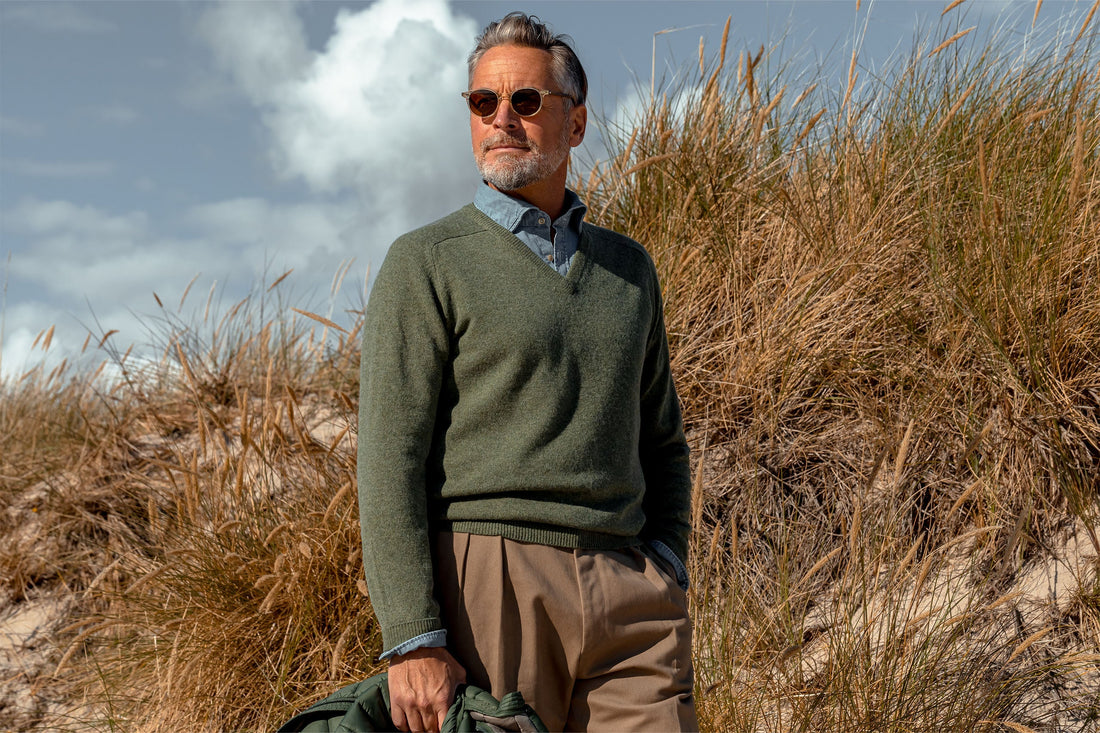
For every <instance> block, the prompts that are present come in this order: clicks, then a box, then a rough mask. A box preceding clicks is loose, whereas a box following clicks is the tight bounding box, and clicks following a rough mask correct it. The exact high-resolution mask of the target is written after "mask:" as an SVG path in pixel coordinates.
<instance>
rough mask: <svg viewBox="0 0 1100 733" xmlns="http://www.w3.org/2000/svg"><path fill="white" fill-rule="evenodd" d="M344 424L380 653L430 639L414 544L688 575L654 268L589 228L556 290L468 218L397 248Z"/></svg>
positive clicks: (505, 242)
mask: <svg viewBox="0 0 1100 733" xmlns="http://www.w3.org/2000/svg"><path fill="white" fill-rule="evenodd" d="M360 380H361V381H360V406H359V410H360V412H359V421H360V422H359V465H358V479H359V508H360V518H361V527H362V533H363V562H364V566H365V569H366V576H367V585H368V588H369V591H370V597H371V602H372V604H373V606H374V609H375V612H376V613H377V615H378V618H379V621H380V622H381V624H382V634H383V646H384V648H387V649H390V648H393V647H394V646H396V645H397V644H400V643H401V642H402V641H405V640H407V639H410V638H412V637H414V636H417V635H419V634H422V633H425V632H427V631H433V630H436V629H439V628H442V627H443V625H442V622H441V620H440V618H439V608H438V605H437V604H436V601H435V599H434V597H433V595H432V559H431V552H430V546H431V544H430V540H429V532H436V531H440V530H444V529H450V530H454V531H460V532H470V533H474V534H493V535H501V536H504V537H507V538H509V539H514V540H519V541H524V542H536V543H541V544H548V545H556V546H560V547H584V548H590V549H610V548H615V547H624V546H629V545H633V544H637V543H639V542H641V541H645V540H652V539H656V540H660V541H662V542H664V543H665V544H667V545H668V546H669V547H670V548H672V549H673V550H674V551H675V552H676V554H677V555H678V556H679V557H680V558H686V557H687V536H688V531H689V527H690V524H689V514H690V510H689V506H690V494H691V478H690V472H689V467H688V448H687V443H686V441H685V439H684V434H683V428H682V423H681V417H680V407H679V402H678V400H677V398H676V393H675V390H674V388H673V384H672V377H671V372H670V369H669V355H668V343H667V339H666V336H665V327H664V317H663V314H662V302H661V296H660V289H659V286H658V282H657V275H656V271H655V269H654V267H653V262H652V260H651V259H650V257H649V255H648V254H647V253H646V252H645V250H644V249H643V248H642V247H641V246H640V245H639V244H637V243H636V242H634V241H632V240H630V239H628V238H626V237H623V236H621V235H619V234H616V233H614V232H611V231H609V230H606V229H602V228H600V227H596V226H592V225H586V226H585V227H584V232H583V235H582V237H581V241H580V243H579V246H578V250H577V254H576V255H575V258H574V261H573V265H572V267H571V268H570V270H569V274H568V276H567V277H562V276H561V275H559V274H558V273H556V272H554V271H553V270H552V269H550V268H548V267H547V266H546V264H545V263H543V262H542V261H540V260H539V258H538V256H537V255H535V254H534V253H533V252H532V251H531V250H530V249H529V248H528V247H527V246H526V245H525V244H523V242H521V241H520V240H519V239H517V238H516V237H515V236H514V235H513V234H511V233H510V232H508V231H507V230H505V229H504V228H503V227H501V226H499V225H498V224H497V223H496V222H494V221H493V220H492V219H490V218H489V217H487V216H486V215H484V214H483V213H481V212H480V211H478V210H477V209H476V208H475V207H474V206H473V205H469V206H466V207H464V208H462V209H460V210H459V211H457V212H455V213H453V214H451V215H450V216H448V217H445V218H444V219H441V220H439V221H437V222H435V223H433V224H429V225H428V226H426V227H423V228H421V229H418V230H416V231H413V232H410V233H409V234H406V235H405V236H403V237H401V238H400V239H398V240H397V241H396V242H394V244H393V246H392V247H391V248H390V251H389V253H388V254H387V256H386V259H385V262H384V263H383V265H382V267H381V268H380V270H379V272H378V276H377V278H376V279H375V282H374V285H373V287H372V289H371V294H370V299H369V302H368V306H367V313H366V320H365V324H364V336H363V350H362V358H361V377H360Z"/></svg>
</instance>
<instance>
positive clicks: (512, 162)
mask: <svg viewBox="0 0 1100 733" xmlns="http://www.w3.org/2000/svg"><path fill="white" fill-rule="evenodd" d="M511 139H512V138H510V137H508V136H507V135H498V136H496V137H493V138H490V139H488V140H486V141H485V142H483V143H482V145H481V151H480V153H481V154H480V155H478V156H477V161H476V162H477V169H478V171H479V172H480V173H481V177H482V178H484V179H485V181H486V183H490V184H492V186H493V187H494V188H496V189H497V190H499V191H516V190H518V189H521V188H526V187H527V186H530V185H531V184H534V183H538V182H539V181H541V180H543V179H545V178H549V177H550V175H551V174H553V173H554V171H556V170H557V169H558V167H559V166H560V165H561V164H562V163H563V162H565V159H566V158H568V157H569V128H568V127H565V128H564V129H563V130H562V136H561V140H559V141H558V145H557V150H554V151H549V152H548V151H546V150H543V149H542V148H540V147H538V146H537V145H535V144H534V143H532V142H530V141H526V145H527V146H528V148H529V149H530V151H531V153H532V155H525V156H522V157H510V156H508V157H502V158H500V159H498V160H496V161H495V162H492V163H490V162H489V161H488V160H487V159H486V154H487V153H488V149H489V147H490V146H492V145H496V144H498V143H500V142H503V141H508V140H511Z"/></svg>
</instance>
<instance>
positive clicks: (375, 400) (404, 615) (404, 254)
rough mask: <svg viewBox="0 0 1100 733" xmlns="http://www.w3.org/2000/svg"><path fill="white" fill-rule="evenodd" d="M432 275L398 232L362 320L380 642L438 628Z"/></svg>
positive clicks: (414, 245) (363, 428) (439, 353)
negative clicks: (432, 529)
mask: <svg viewBox="0 0 1100 733" xmlns="http://www.w3.org/2000/svg"><path fill="white" fill-rule="evenodd" d="M433 274H434V273H433V269H432V265H431V249H430V245H426V244H424V243H423V242H420V241H412V240H407V239H404V238H403V239H398V240H397V241H396V242H395V243H394V244H393V246H392V247H391V248H390V251H389V253H388V254H387V255H386V259H385V261H384V262H383V264H382V267H381V268H380V269H379V272H378V276H377V277H376V278H375V282H374V285H373V287H372V288H371V293H370V298H369V300H368V303H367V309H366V317H365V320H364V328H363V348H362V353H361V356H360V383H359V444H358V466H357V469H358V471H357V473H358V481H359V519H360V529H361V532H362V538H363V566H364V572H365V575H366V580H367V588H368V591H369V593H370V599H371V604H372V606H373V607H374V610H375V613H376V614H377V616H378V620H379V623H380V624H381V626H382V644H383V648H384V649H393V648H394V647H396V646H397V645H399V644H401V643H402V642H405V641H407V640H409V639H411V638H413V637H416V636H418V635H421V634H424V633H427V632H431V631H436V630H439V629H442V628H443V625H442V621H441V620H440V614H439V606H438V603H437V602H436V600H435V598H434V596H433V573H432V559H431V546H430V540H429V535H428V516H427V485H426V481H427V462H428V455H429V451H430V449H431V444H432V436H433V432H434V429H435V421H436V410H437V402H438V398H439V392H440V385H441V382H442V375H443V370H444V367H445V364H446V362H447V359H448V358H449V348H450V347H449V344H450V338H449V331H448V329H447V326H446V319H445V317H444V314H443V310H442V307H441V305H440V302H439V300H438V298H437V292H436V283H435V282H434V278H433Z"/></svg>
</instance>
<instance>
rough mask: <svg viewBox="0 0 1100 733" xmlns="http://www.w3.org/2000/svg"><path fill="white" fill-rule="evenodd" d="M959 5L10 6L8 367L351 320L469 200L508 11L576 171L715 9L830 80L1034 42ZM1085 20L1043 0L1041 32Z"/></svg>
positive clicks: (0, 201) (4, 254)
mask: <svg viewBox="0 0 1100 733" xmlns="http://www.w3.org/2000/svg"><path fill="white" fill-rule="evenodd" d="M948 4H949V2H933V1H931V0H924V1H920V2H903V1H902V0H877V2H875V1H874V0H860V2H858V3H857V2H856V0H797V1H794V2H792V1H790V0H786V1H780V0H771V1H770V2H763V1H761V2H756V1H739V2H729V1H726V2H719V1H718V0H711V1H707V2H697V1H693V0H680V1H673V2H656V1H649V2H632V1H628V0H614V1H612V0H604V1H600V0H595V1H593V0H588V1H586V2H580V1H569V0H559V1H557V2H529V3H517V2H507V3H505V2H466V1H461V0H450V1H448V0H375V1H373V2H336V1H327V2H267V1H266V0H247V1H246V0H229V1H224V2H198V1H196V0H145V1H139V0H126V1H124V0H112V1H110V2H102V1H100V0H81V1H76V2H63V1H61V0H32V1H16V0H0V347H2V351H0V376H3V377H6V378H9V379H10V378H12V377H15V376H18V375H19V374H21V373H22V372H23V371H24V370H25V369H26V368H28V367H30V366H32V365H34V364H36V363H40V362H42V361H43V360H45V361H46V362H50V361H59V360H60V359H61V358H67V357H68V358H71V357H73V356H74V355H76V354H77V353H78V352H79V351H80V348H81V345H82V344H83V343H84V341H85V338H86V337H87V335H88V333H89V332H91V333H92V334H93V340H94V341H97V340H98V339H99V337H101V336H102V335H103V334H104V333H106V332H108V331H112V330H117V331H118V333H116V334H114V335H113V336H112V337H111V339H112V341H111V342H110V343H112V344H113V345H115V346H116V347H117V348H119V349H120V350H125V348H126V347H127V346H128V345H130V344H133V345H134V346H135V349H136V353H139V354H140V353H144V351H147V350H148V349H150V348H151V347H150V346H149V344H150V343H151V342H152V341H153V340H155V339H153V337H152V336H151V332H150V327H151V324H155V322H156V320H157V314H158V311H159V307H158V304H157V300H158V299H159V300H160V302H161V303H164V305H165V307H166V308H167V309H168V310H170V311H176V310H177V308H178V307H179V303H180V299H181V297H182V296H183V294H184V293H185V292H186V291H187V290H188V288H189V286H190V288H191V290H190V295H188V300H187V301H186V304H185V311H186V309H187V308H188V307H191V305H192V304H196V303H197V305H198V306H201V305H203V304H204V303H205V301H206V298H207V293H210V292H214V293H215V294H216V297H217V300H218V301H219V302H222V303H225V304H231V303H234V302H236V301H237V300H239V299H240V298H242V297H244V296H245V295H247V294H248V293H250V292H256V291H262V290H263V289H264V288H265V287H266V286H267V285H268V284H270V283H271V282H273V281H274V280H275V279H276V278H278V277H279V276H280V275H282V274H283V273H284V272H286V271H287V270H293V272H292V273H291V275H290V276H289V277H288V278H287V280H286V281H284V284H283V285H281V286H280V288H284V289H286V292H287V293H288V295H287V296H286V297H287V299H288V300H289V301H290V302H289V305H291V306H294V307H298V308H302V309H306V310H310V311H312V312H316V313H319V314H321V315H324V316H327V317H329V318H332V319H333V320H335V321H336V322H337V323H342V324H347V323H349V322H350V320H351V318H350V316H349V315H348V314H347V312H346V311H347V310H348V309H351V308H356V307H360V306H361V304H362V302H363V298H364V294H365V291H366V288H367V286H368V282H369V273H370V272H371V270H372V268H373V269H375V270H376V269H377V267H378V266H379V264H380V263H381V261H382V259H383V257H384V256H385V252H386V249H387V247H388V246H389V243H390V242H391V241H392V240H393V239H394V238H395V237H396V236H398V235H399V234H401V233H402V232H404V231H407V230H409V229H411V228H413V227H416V226H419V225H421V224H425V223H427V222H430V221H432V220H434V219H436V218H438V217H440V216H442V215H444V214H446V213H447V212H449V211H451V210H453V209H455V208H457V207H459V206H461V205H463V204H465V203H467V202H469V201H470V200H471V198H472V196H473V192H474V189H475V187H476V185H477V183H478V178H477V174H476V169H475V168H474V164H473V156H472V155H471V153H470V144H469V127H468V116H467V111H466V108H465V106H464V103H463V101H462V99H461V97H460V96H459V92H461V91H463V90H465V89H466V67H465V58H466V55H467V53H468V52H469V50H470V48H471V47H472V45H473V41H474V37H475V36H476V34H477V33H478V32H479V30H480V29H481V28H483V27H484V26H485V24H486V23H488V22H489V21H491V20H494V19H496V18H499V17H501V16H503V15H504V14H506V13H507V12H509V11H511V10H517V9H518V10H524V11H526V12H528V13H533V14H535V15H538V16H539V17H540V18H541V19H542V20H543V21H545V22H547V23H549V24H550V25H551V26H552V27H553V29H554V30H555V31H556V32H559V33H568V34H569V35H570V36H572V38H573V40H574V42H575V47H576V50H577V52H578V54H579V56H580V58H581V60H582V62H583V63H584V65H585V68H586V70H587V72H588V76H589V80H590V85H589V86H590V97H589V103H588V107H589V114H590V126H589V133H588V138H587V140H586V142H585V146H584V147H583V148H582V149H581V151H580V152H579V154H578V155H577V156H576V157H575V166H582V165H587V164H590V163H591V161H593V160H598V159H599V158H601V157H602V156H605V155H606V148H605V147H604V144H603V141H602V137H601V134H600V128H601V124H603V125H606V124H609V123H612V122H615V123H617V124H620V125H621V124H625V123H628V122H629V119H630V111H631V110H636V109H637V108H638V106H639V99H641V98H644V97H646V96H647V95H648V93H649V89H650V86H651V77H653V76H655V77H656V82H657V85H658V87H659V86H660V82H661V80H665V81H666V82H667V81H668V80H670V79H675V78H678V77H680V76H683V75H685V74H690V73H691V70H692V69H693V68H697V54H698V48H699V43H700V39H702V40H703V42H704V43H705V44H706V48H707V49H708V50H710V51H716V50H717V48H718V46H719V43H720V39H721V35H722V29H723V26H724V24H725V22H726V19H727V18H731V19H732V22H731V30H730V38H729V51H728V54H729V56H730V58H737V55H738V54H739V53H741V52H743V51H751V52H755V51H756V50H758V49H759V48H760V46H761V45H764V46H767V47H769V48H774V49H775V50H774V51H773V53H774V54H775V58H778V59H782V60H784V61H787V62H789V63H791V64H794V66H795V67H796V68H798V69H805V70H806V71H807V72H808V73H811V74H814V73H816V70H817V69H826V70H827V71H828V70H831V71H828V73H830V74H831V76H829V77H828V78H832V79H836V80H837V83H838V84H841V83H843V82H842V81H840V80H841V78H842V77H844V76H846V72H847V68H848V63H849V61H850V58H851V55H852V51H853V49H856V50H857V51H858V53H857V59H858V69H859V70H860V73H861V74H862V75H863V78H865V79H867V78H871V79H873V78H875V77H876V75H878V74H881V73H882V70H883V69H888V68H890V66H891V64H892V63H895V62H896V61H897V59H898V58H900V57H904V56H905V55H907V54H908V53H909V52H910V51H911V50H912V48H913V47H914V42H915V38H916V35H915V34H916V33H917V31H918V30H924V31H929V30H932V31H936V32H937V33H939V34H940V37H941V38H942V37H944V36H943V32H944V29H963V28H965V27H969V26H971V25H978V26H980V27H983V28H993V27H997V26H1004V27H1007V28H1009V30H1010V31H1011V33H1010V36H1009V37H1010V38H1011V39H1012V42H1013V43H1019V44H1021V45H1022V46H1026V45H1027V44H1028V43H1030V42H1032V36H1033V34H1034V33H1036V31H1035V30H1034V29H1032V26H1031V23H1032V18H1033V15H1034V8H1035V3H1034V2H1032V1H1031V0H1027V1H1023V0H1021V1H1019V2H1015V1H1012V0H969V1H968V2H966V3H964V4H963V6H961V7H958V8H955V9H953V10H951V11H950V12H949V13H948V14H947V15H946V16H942V17H941V13H942V11H943V10H944V8H945V7H947V5H948ZM857 6H858V7H857ZM1091 6H1092V3H1091V2H1052V1H1050V0H1048V2H1046V3H1043V4H1042V6H1041V8H1040V14H1039V20H1038V24H1037V27H1039V28H1044V27H1045V28H1052V27H1060V26H1067V25H1072V24H1076V25H1075V26H1074V27H1075V28H1076V27H1077V26H1079V25H1080V22H1081V19H1083V18H1084V16H1085V15H1086V13H1087V11H1088V10H1089V8H1090V7H1091ZM937 29H938V30H937ZM582 161H583V162H582ZM338 273H346V275H345V276H344V277H343V279H342V280H340V286H339V289H338V291H337V292H336V293H335V294H333V292H332V291H333V282H334V279H338V278H337V276H338ZM51 326H53V327H55V330H54V332H53V334H52V338H51V339H50V342H49V347H48V349H43V344H44V341H45V339H42V338H38V345H37V346H36V345H35V343H34V342H35V340H36V337H39V336H40V335H41V334H42V332H43V331H45V330H46V329H49V328H50V327H51Z"/></svg>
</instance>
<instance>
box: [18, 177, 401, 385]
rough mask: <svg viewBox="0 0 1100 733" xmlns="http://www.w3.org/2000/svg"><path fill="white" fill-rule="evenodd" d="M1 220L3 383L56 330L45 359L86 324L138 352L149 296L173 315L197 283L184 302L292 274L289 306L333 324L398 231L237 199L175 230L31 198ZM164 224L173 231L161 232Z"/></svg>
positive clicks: (329, 213) (72, 341)
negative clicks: (374, 232)
mask: <svg viewBox="0 0 1100 733" xmlns="http://www.w3.org/2000/svg"><path fill="white" fill-rule="evenodd" d="M0 213H2V217H0V224H2V231H3V237H4V239H5V241H6V242H7V241H16V242H22V243H23V245H24V246H22V247H19V248H18V249H17V250H16V251H14V252H13V253H12V255H11V260H10V265H9V264H7V263H6V264H5V267H6V268H7V270H8V275H9V278H10V283H9V285H10V295H11V298H10V300H11V302H9V307H8V308H7V311H6V313H5V318H6V334H5V338H4V343H3V349H4V356H3V360H4V362H5V363H4V365H3V367H2V368H3V371H4V372H5V374H7V375H9V376H10V375H11V374H14V373H17V372H18V371H20V370H21V369H22V368H23V367H24V363H25V359H26V358H27V357H28V356H29V357H30V359H31V361H30V362H26V364H33V363H36V362H37V360H38V359H41V358H43V355H42V354H41V353H38V352H36V351H35V350H32V349H31V347H30V344H31V343H32V342H33V339H34V336H35V335H36V334H38V333H39V332H40V331H42V330H43V329H46V328H48V327H49V326H50V325H56V327H57V331H56V335H55V337H54V345H53V346H52V347H51V349H50V354H52V355H53V356H51V357H50V358H52V359H55V360H60V358H62V357H73V356H75V355H76V353H77V352H79V349H80V346H81V344H82V343H83V340H84V337H85V336H86V335H87V332H88V329H89V328H90V329H92V330H94V331H95V332H96V333H97V334H102V333H103V332H105V331H108V330H111V329H119V331H120V333H119V334H118V335H117V336H115V337H114V341H116V342H117V343H118V344H119V345H120V349H121V350H125V347H126V346H127V345H129V344H132V343H133V344H137V345H138V347H139V348H138V354H139V355H140V354H141V344H142V342H143V341H145V340H147V338H146V331H147V329H146V326H147V325H148V323H147V321H148V314H150V313H155V312H156V311H157V306H156V302H155V300H154V298H153V294H154V293H156V294H157V295H158V296H159V297H160V298H161V300H162V302H164V304H165V305H166V306H168V307H169V308H170V309H175V307H177V305H178V304H179V302H180V298H181V297H182V295H183V293H184V290H185V289H186V288H187V287H188V284H189V282H190V281H191V279H192V278H193V277H195V276H196V275H201V277H199V279H198V280H197V282H196V283H195V286H194V288H193V291H192V294H191V295H190V296H189V299H188V303H189V304H192V305H194V304H195V303H196V302H199V303H201V302H202V301H203V300H204V299H205V293H206V292H207V291H208V290H209V289H210V288H211V287H212V286H213V287H214V288H215V290H216V292H217V294H218V296H219V297H220V298H221V299H222V302H223V303H233V302H236V301H237V300H239V299H240V298H242V297H244V296H245V295H247V294H248V293H249V292H250V291H252V290H254V289H256V288H258V287H259V286H261V285H263V284H264V283H265V282H268V283H269V282H271V281H272V280H273V279H274V278H275V277H277V276H278V275H281V274H282V273H283V272H285V271H286V270H288V269H293V270H294V275H293V276H292V277H291V278H290V279H289V280H288V281H287V284H286V285H285V286H284V292H286V293H289V294H291V295H292V297H293V302H292V303H291V304H292V305H295V306H297V307H304V308H312V309H314V310H318V311H322V312H327V313H330V314H331V313H333V312H336V313H337V316H338V312H339V310H340V309H341V308H343V307H344V304H346V303H348V302H350V303H352V304H357V303H358V302H359V299H360V295H361V293H360V292H359V289H360V288H361V287H362V282H363V280H362V275H361V273H362V272H363V271H364V270H366V268H367V266H368V265H369V264H371V263H373V264H374V265H377V264H378V262H379V261H380V260H381V257H382V255H383V254H384V252H385V249H386V246H387V245H388V244H389V242H390V241H391V240H392V238H393V236H394V235H395V234H396V232H393V231H391V232H389V233H387V234H385V235H383V236H382V237H370V236H369V235H368V234H367V233H366V232H365V231H364V225H363V223H362V222H361V220H360V217H361V212H360V207H359V206H358V205H357V204H356V203H354V202H352V201H342V202H333V203H302V204H294V205H276V204H272V203H270V202H267V201H264V200H262V199H251V198H248V199H234V200H229V201H221V202H216V203H210V204H205V205H202V206H196V207H192V208H191V209H188V210H185V211H183V212H182V213H181V214H180V217H179V220H178V221H174V222H164V221H153V220H152V219H150V217H149V216H148V215H147V214H145V213H143V212H130V213H124V214H118V213H112V212H108V211H104V210H102V209H99V208H95V207H91V206H82V205H77V204H74V203H71V202H68V201H41V200H37V199H24V200H23V201H20V202H19V203H18V204H16V205H15V206H13V207H11V208H9V209H7V210H5V211H3V212H0ZM169 228H171V229H172V230H173V231H174V232H178V233H174V234H172V235H168V234H165V231H166V230H167V229H169ZM353 258H354V259H355V260H356V263H357V264H356V265H355V266H354V267H353V268H352V274H351V275H349V277H348V278H347V280H346V281H345V284H344V287H343V289H342V291H341V293H339V294H338V295H337V296H336V298H335V299H333V300H331V301H330V302H329V307H328V310H327V311H326V309H325V307H324V305H323V304H322V305H319V304H318V300H319V299H324V298H326V297H328V296H329V285H330V283H331V281H332V279H333V276H334V274H335V273H336V271H337V269H338V268H339V267H340V266H341V264H342V263H344V262H346V261H348V260H351V259H353ZM142 314H145V315H142ZM337 320H341V319H340V318H339V317H337ZM97 321H98V324H99V325H98V327H97V326H96V325H95V323H96V322H97Z"/></svg>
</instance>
